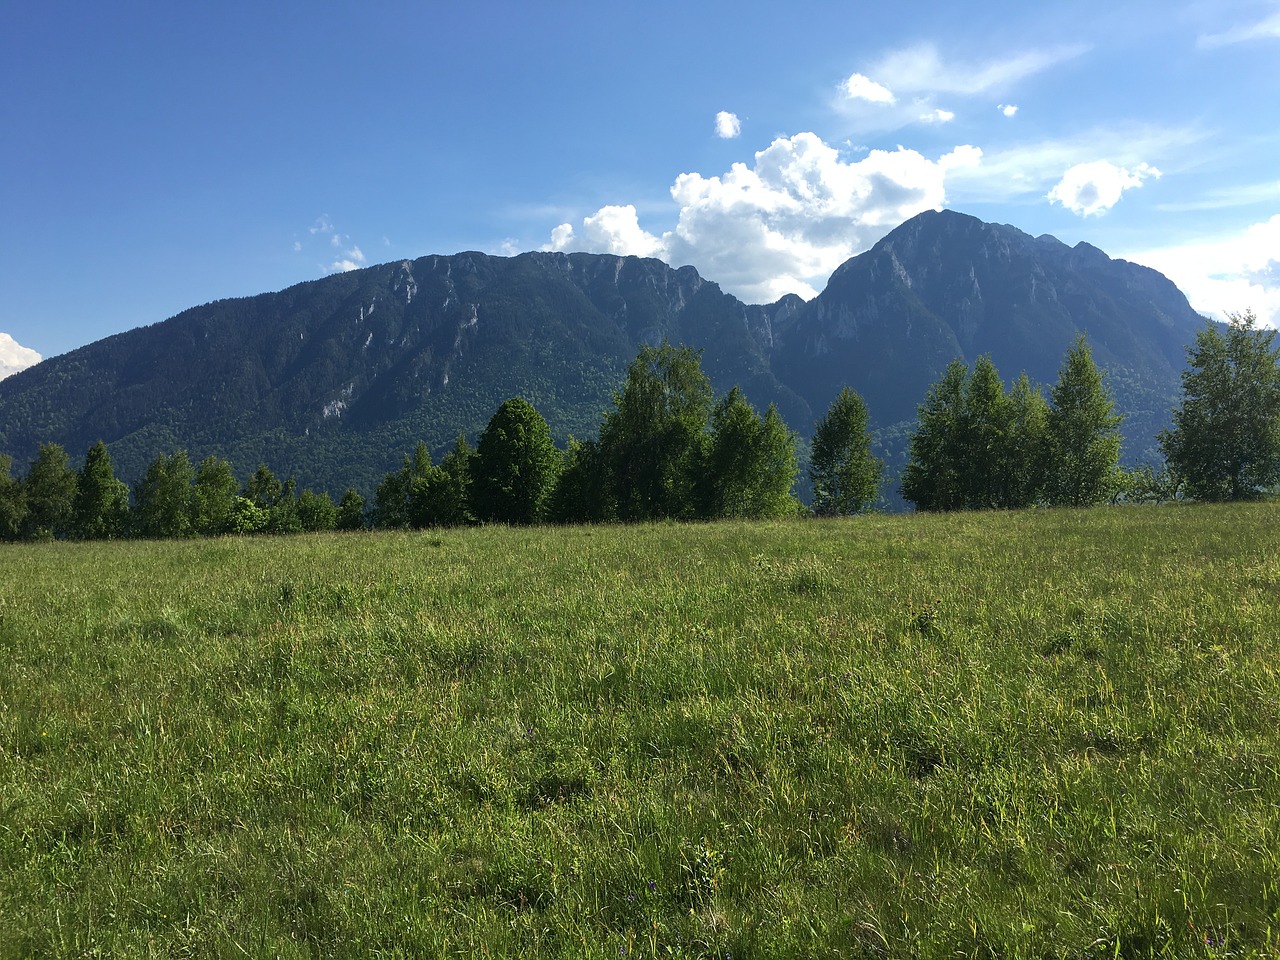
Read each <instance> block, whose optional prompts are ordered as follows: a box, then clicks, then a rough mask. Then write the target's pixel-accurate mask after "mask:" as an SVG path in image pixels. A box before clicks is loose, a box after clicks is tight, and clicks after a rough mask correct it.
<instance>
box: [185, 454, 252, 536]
mask: <svg viewBox="0 0 1280 960" xmlns="http://www.w3.org/2000/svg"><path fill="white" fill-rule="evenodd" d="M263 469H266V468H265V467H264V468H263ZM239 489H240V484H239V481H237V480H236V475H235V474H234V473H233V472H232V470H231V464H230V463H228V462H227V461H226V460H223V459H222V458H221V457H215V456H213V455H210V456H207V457H205V458H204V459H203V460H201V461H200V466H199V467H197V468H196V475H195V484H194V487H193V489H192V504H193V509H194V513H195V518H194V523H195V529H196V532H197V533H199V534H202V535H204V536H206V537H214V536H218V535H220V534H224V533H232V532H234V531H235V529H236V526H237V525H236V522H235V517H236V500H237V492H238V491H239Z"/></svg>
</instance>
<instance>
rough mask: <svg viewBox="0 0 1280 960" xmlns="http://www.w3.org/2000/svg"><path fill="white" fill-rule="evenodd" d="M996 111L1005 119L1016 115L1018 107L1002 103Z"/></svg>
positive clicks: (1014, 104)
mask: <svg viewBox="0 0 1280 960" xmlns="http://www.w3.org/2000/svg"><path fill="white" fill-rule="evenodd" d="M996 109H997V110H999V111H1000V112H1001V113H1003V114H1004V115H1005V116H1006V117H1012V116H1016V115H1017V113H1018V105H1017V104H1016V103H1002V104H1000V105H999V106H997V107H996Z"/></svg>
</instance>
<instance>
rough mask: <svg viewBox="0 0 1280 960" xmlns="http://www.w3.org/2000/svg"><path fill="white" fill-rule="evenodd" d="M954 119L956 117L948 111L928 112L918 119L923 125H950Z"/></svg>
mask: <svg viewBox="0 0 1280 960" xmlns="http://www.w3.org/2000/svg"><path fill="white" fill-rule="evenodd" d="M955 118H956V115H955V114H954V113H952V112H951V111H950V110H930V111H929V112H928V113H926V114H924V115H923V116H922V117H921V118H920V119H921V120H923V121H924V122H925V123H950V122H951V121H952V120H954V119H955Z"/></svg>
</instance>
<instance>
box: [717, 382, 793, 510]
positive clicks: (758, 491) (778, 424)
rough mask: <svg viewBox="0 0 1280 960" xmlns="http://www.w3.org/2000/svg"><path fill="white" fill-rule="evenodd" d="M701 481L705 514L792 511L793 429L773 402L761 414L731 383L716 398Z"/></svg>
mask: <svg viewBox="0 0 1280 960" xmlns="http://www.w3.org/2000/svg"><path fill="white" fill-rule="evenodd" d="M706 447H707V456H706V460H705V462H704V466H703V483H704V484H705V485H706V487H707V488H708V491H707V501H706V503H707V511H706V514H705V515H706V516H708V517H716V518H719V517H740V518H756V519H761V518H776V517H786V516H794V515H795V513H796V511H797V510H798V508H799V504H798V503H797V502H796V500H795V498H794V497H792V496H791V486H792V484H793V483H794V482H795V478H796V473H797V472H798V470H799V467H798V466H797V463H796V435H795V434H794V433H792V432H791V431H790V430H788V429H787V426H786V424H784V423H783V422H782V418H781V417H780V416H779V415H778V410H777V408H776V407H774V406H772V405H770V407H769V409H768V411H767V412H766V413H765V415H764V417H763V418H762V417H761V416H760V415H759V414H757V413H756V411H755V409H754V408H753V407H752V406H751V404H749V403H747V401H746V399H745V398H744V397H743V395H742V391H740V390H739V389H738V388H737V387H734V388H733V389H732V390H730V391H729V392H728V393H727V394H725V396H724V397H723V398H722V399H721V400H720V402H719V403H717V404H716V407H715V410H714V411H712V414H711V435H710V438H709V439H708V442H707V444H706Z"/></svg>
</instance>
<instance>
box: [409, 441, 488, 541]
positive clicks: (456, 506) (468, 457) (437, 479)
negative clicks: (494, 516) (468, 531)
mask: <svg viewBox="0 0 1280 960" xmlns="http://www.w3.org/2000/svg"><path fill="white" fill-rule="evenodd" d="M475 461H476V452H475V450H474V449H473V448H472V446H471V444H469V443H467V438H466V437H464V436H461V435H459V436H458V439H457V440H456V441H455V442H454V445H453V449H452V450H450V451H449V452H448V453H447V454H445V456H444V459H443V460H441V461H440V465H439V466H438V467H428V468H427V470H426V472H425V473H424V474H423V475H422V476H416V477H414V478H412V480H411V481H410V483H409V503H408V518H409V525H410V526H412V527H414V528H416V529H422V528H424V527H460V526H464V525H466V524H468V523H474V522H475V516H474V514H473V512H472V508H471V475H472V472H473V470H474V468H475Z"/></svg>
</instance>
